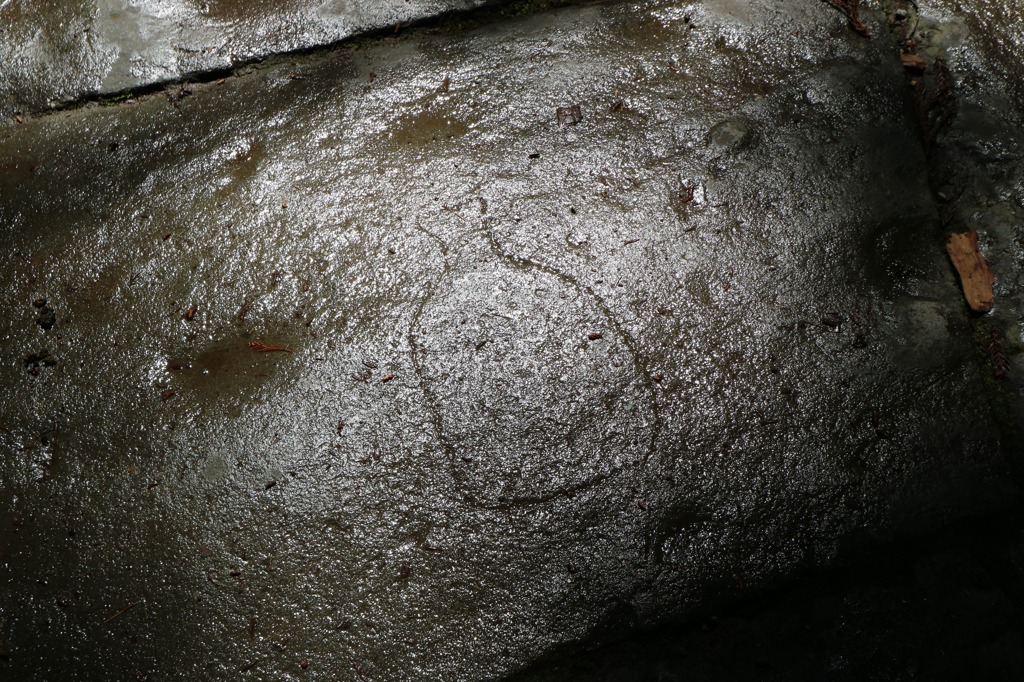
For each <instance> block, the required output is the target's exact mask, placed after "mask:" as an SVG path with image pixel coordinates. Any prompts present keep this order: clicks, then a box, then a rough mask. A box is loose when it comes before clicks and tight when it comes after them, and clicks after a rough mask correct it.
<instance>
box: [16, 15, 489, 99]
mask: <svg viewBox="0 0 1024 682" xmlns="http://www.w3.org/2000/svg"><path fill="white" fill-rule="evenodd" d="M500 1H501V0H498V3H499V4H500ZM486 4H494V3H489V2H488V0H412V1H410V0H327V1H326V2H325V1H324V0H145V1H143V2H138V1H133V2H128V0H65V1H62V2H56V3H55V2H47V1H46V0H2V1H0V116H4V117H10V116H12V115H13V114H14V113H15V112H21V113H25V112H32V111H38V110H41V109H45V108H48V107H53V106H57V105H61V104H64V103H66V102H69V101H74V100H78V99H80V98H82V97H87V96H93V95H109V94H114V93H118V92H121V91H124V90H130V89H132V88H138V87H140V86H148V85H151V84H154V83H161V82H166V81H172V80H176V79H178V78H181V77H184V76H188V75H190V74H198V73H202V72H207V71H210V70H214V69H228V68H231V67H234V66H236V65H238V64H240V63H244V62H247V61H251V60H253V59H257V58H261V57H266V56H268V55H273V54H276V53H281V52H289V51H293V50H299V49H307V48H311V47H316V46H321V45H327V44H330V43H333V42H336V41H338V40H342V39H345V38H349V37H351V36H353V35H355V34H358V33H362V32H366V31H373V30H378V29H383V28H388V27H391V26H395V25H398V24H405V23H409V22H412V21H417V20H420V19H424V18H429V17H432V16H436V15H439V14H442V13H445V12H453V11H459V10H466V9H471V8H474V7H480V6H483V5H486Z"/></svg>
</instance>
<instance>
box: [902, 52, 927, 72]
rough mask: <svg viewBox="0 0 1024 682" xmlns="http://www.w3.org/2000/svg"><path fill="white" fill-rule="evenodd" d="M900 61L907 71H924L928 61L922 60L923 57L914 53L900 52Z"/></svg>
mask: <svg viewBox="0 0 1024 682" xmlns="http://www.w3.org/2000/svg"><path fill="white" fill-rule="evenodd" d="M900 62H901V63H902V64H903V68H905V69H907V70H908V71H917V72H918V73H924V72H925V70H927V68H928V62H926V61H925V60H924V57H921V56H920V55H916V54H901V55H900Z"/></svg>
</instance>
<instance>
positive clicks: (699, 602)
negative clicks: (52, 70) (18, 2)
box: [0, 0, 1019, 681]
mask: <svg viewBox="0 0 1024 682" xmlns="http://www.w3.org/2000/svg"><path fill="white" fill-rule="evenodd" d="M6 9H7V10H8V11H10V7H7V8H6ZM68 11H70V10H68ZM69 20H70V19H69ZM865 21H866V22H867V23H868V24H869V26H870V28H871V29H872V30H873V32H874V34H875V35H874V37H873V38H870V39H866V38H864V37H862V36H860V35H857V34H856V33H854V32H852V31H850V30H849V28H848V27H847V25H846V22H845V20H843V18H842V17H841V16H840V15H839V14H838V13H837V12H835V11H834V10H832V9H830V8H829V7H828V6H826V5H825V4H824V3H819V2H803V1H795V0H794V1H790V2H767V1H757V2H738V1H736V0H708V1H707V2H703V3H684V2H669V1H666V0H649V1H639V2H623V3H601V4H585V5H581V6H579V7H574V8H569V9H565V10H560V11H554V12H548V13H543V14H537V15H534V16H529V17H524V18H521V19H516V20H508V21H503V22H500V23H497V24H495V25H490V26H478V27H475V28H474V27H466V26H458V27H448V28H446V27H444V26H437V27H433V28H431V29H429V30H426V29H425V30H419V31H412V32H409V33H407V34H406V33H403V34H402V35H400V36H397V37H392V38H387V39H382V40H378V41H375V42H371V41H359V42H355V43H352V44H350V45H348V46H346V47H344V48H340V49H338V50H335V51H333V52H331V53H329V54H323V55H319V56H309V57H302V58H294V59H289V60H284V59H280V60H277V61H275V62H274V63H273V64H271V65H268V66H267V67H265V68H262V69H258V70H254V71H252V72H250V73H247V74H245V75H242V76H238V77H229V78H226V79H225V80H224V81H223V82H209V83H207V84H203V85H194V86H191V87H188V88H186V87H181V88H177V87H176V88H173V89H171V90H169V91H167V92H166V93H159V94H154V95H151V96H146V97H139V98H137V99H136V100H134V101H132V102H129V103H125V104H121V105H119V106H100V105H98V104H93V105H89V106H86V107H81V108H77V109H73V110H68V111H63V112H59V113H55V114H52V115H48V116H39V117H29V118H26V119H25V120H24V122H23V123H20V124H15V123H10V124H7V125H4V126H3V127H0V169H2V170H3V173H2V174H0V243H3V244H4V245H5V248H4V249H3V250H2V251H0V301H2V302H3V304H4V306H5V315H4V318H3V325H4V326H3V329H2V330H0V358H2V363H0V387H2V388H0V449H2V452H3V457H2V458H0V467H2V468H0V480H2V481H3V485H2V486H0V581H2V582H0V584H2V586H3V589H2V590H0V617H2V623H0V644H2V645H3V647H4V653H5V654H6V657H5V658H3V659H0V674H6V675H8V676H10V678H11V679H40V680H44V679H55V678H60V679H83V680H85V679H121V678H125V677H130V676H132V675H135V674H136V673H138V674H139V675H142V676H143V677H145V676H146V675H149V676H150V677H151V678H152V679H158V678H162V677H175V678H182V679H237V678H238V677H240V676H242V674H243V673H244V674H245V675H248V676H251V677H253V678H255V679H265V680H278V679H281V680H283V679H292V678H294V677H296V676H302V677H305V678H309V679H318V680H337V679H350V680H454V681H458V680H482V679H496V678H502V677H504V676H506V675H508V674H511V673H513V672H515V671H517V670H519V669H521V668H522V667H523V666H525V665H527V664H529V663H531V662H533V661H536V660H537V659H538V658H540V657H543V656H544V655H546V654H549V653H551V652H553V651H558V650H560V648H561V647H563V646H565V645H567V644H570V643H573V642H578V641H582V640H586V639H588V638H593V639H594V640H595V641H600V640H602V639H605V638H609V637H612V636H614V635H616V634H617V633H620V632H622V631H624V630H625V629H627V628H629V627H633V626H637V625H652V624H658V623H661V622H665V621H667V620H671V619H677V618H685V617H687V616H688V615H691V614H693V613H695V612H696V611H697V610H700V609H709V608H714V607H715V606H716V605H719V604H722V603H725V602H728V601H732V600H736V599H740V598H742V597H743V596H744V595H747V594H749V593H751V592H753V591H757V590H759V589H762V588H766V587H771V586H773V585H776V584H778V583H779V582H780V581H784V580H788V579H790V578H792V577H794V576H798V575H801V574H802V573H804V572H805V571H807V570H808V569H812V568H814V567H819V566H822V565H826V564H829V563H830V562H832V561H833V560H834V559H835V558H836V557H837V556H839V555H840V553H841V552H842V550H843V549H844V548H846V547H850V546H856V547H860V546H866V545H870V543H871V542H872V541H874V540H877V539H879V538H887V537H891V536H893V535H894V534H897V535H898V534H901V533H913V532H920V531H925V530H929V529H934V528H936V527H939V526H941V525H942V524H944V523H946V522H947V521H948V520H950V519H954V518H957V517H959V516H962V515H964V514H968V513H979V512H984V511H987V510H991V509H993V508H996V507H997V506H998V505H1001V504H1003V503H1005V502H1006V500H1008V499H1010V498H1011V497H1012V496H1013V495H1014V494H1015V492H1016V487H1015V485H1014V483H1013V481H1012V478H1010V477H1009V476H1008V475H1007V470H1008V469H1009V466H1010V462H1011V460H1012V459H1013V458H1014V457H1015V456H1017V455H1019V444H1018V443H1017V442H1016V441H1015V440H1014V434H1015V433H1016V432H1015V424H1016V422H1015V419H1014V417H1013V412H1014V409H1015V407H1016V405H1018V404H1019V400H1018V398H1017V397H1016V393H1015V391H1016V390H1017V389H1016V387H1017V383H1013V382H1014V381H1016V380H1012V381H1007V380H997V379H996V378H994V376H993V370H992V366H991V364H990V360H989V358H988V356H987V355H986V354H985V352H984V350H983V346H980V345H979V341H978V338H977V334H978V333H979V332H978V329H977V328H976V327H975V325H974V322H973V321H972V320H971V319H970V318H969V317H968V315H967V312H966V309H965V307H964V305H963V301H962V298H961V295H960V292H959V289H958V287H957V283H956V281H955V279H954V275H953V272H952V269H951V268H950V265H949V263H948V261H947V259H946V257H945V255H944V253H943V251H942V244H943V242H944V239H945V233H946V231H947V226H946V225H945V224H944V222H943V219H942V217H941V216H940V211H939V208H940V204H939V203H937V201H936V199H935V196H936V195H935V191H934V188H933V187H932V183H931V179H932V178H933V177H935V173H934V171H933V169H932V168H931V159H930V158H929V157H928V156H927V155H926V154H925V151H924V148H923V147H922V144H921V134H920V130H919V126H918V124H917V119H916V117H915V103H914V98H913V96H912V94H911V90H910V89H909V88H908V84H907V78H906V76H905V74H904V71H903V69H902V67H901V65H900V62H899V57H898V53H897V51H896V49H895V47H894V42H893V41H892V39H891V38H890V37H889V35H888V33H887V28H886V20H885V17H883V16H882V15H881V14H874V13H866V14H865ZM105 68H106V67H105ZM97 87H98V86H97ZM577 106H578V107H579V109H578V114H579V115H577V113H576V112H575V110H574V109H573V108H574V107H577ZM559 109H561V110H562V114H563V115H561V116H559V115H558V111H559ZM47 327H48V328H47ZM273 347H280V348H282V350H276V351H274V350H271V351H270V352H261V350H260V349H263V350H264V351H266V350H268V349H271V348H273ZM285 348H286V349H287V350H284V349H285ZM1009 352H1010V354H1011V356H1012V355H1013V353H1012V349H1010V351H1009ZM303 662H305V663H306V666H305V667H304V666H303V665H302V663H303Z"/></svg>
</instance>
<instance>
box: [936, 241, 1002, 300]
mask: <svg viewBox="0 0 1024 682" xmlns="http://www.w3.org/2000/svg"><path fill="white" fill-rule="evenodd" d="M946 252H947V253H948V254H949V258H950V260H951V261H953V265H954V267H956V271H957V273H958V274H959V275H960V284H961V286H962V287H963V290H964V298H966V299H967V305H969V306H970V307H971V310H973V311H975V312H978V313H987V312H989V311H990V310H992V306H993V305H994V304H995V299H994V296H993V293H992V285H993V284H994V283H995V279H996V278H995V275H993V274H992V270H991V269H990V268H989V267H988V263H986V262H985V257H984V256H982V255H981V252H980V251H979V250H978V233H977V232H975V231H974V230H971V231H970V232H954V233H953V234H951V235H949V239H948V240H947V241H946Z"/></svg>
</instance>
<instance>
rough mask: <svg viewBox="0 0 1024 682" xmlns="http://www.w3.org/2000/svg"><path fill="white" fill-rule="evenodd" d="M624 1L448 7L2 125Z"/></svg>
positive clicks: (497, 1)
mask: <svg viewBox="0 0 1024 682" xmlns="http://www.w3.org/2000/svg"><path fill="white" fill-rule="evenodd" d="M627 1H628V0H487V2H486V3H485V4H484V5H482V6H480V7H476V8H473V9H465V10H448V11H444V12H441V13H439V14H434V15H430V16H426V17H422V18H420V19H416V20H414V21H410V22H408V23H406V24H396V25H393V26H386V27H381V28H375V29H367V30H363V31H357V32H356V33H353V34H352V35H349V36H346V37H344V38H340V39H338V40H335V41H332V42H328V43H322V44H318V45H311V46H309V47H303V48H297V49H295V50H286V51H283V52H274V53H271V54H266V55H263V56H258V57H251V58H246V59H242V60H240V61H238V62H235V63H233V64H231V66H227V67H222V68H216V69H208V70H201V71H191V72H187V73H184V74H181V75H180V76H178V77H176V78H170V79H166V80H159V81H153V82H152V83H145V84H142V85H137V86H134V87H130V88H124V89H121V90H114V91H110V92H93V93H88V94H84V95H81V96H79V97H75V98H73V99H70V100H67V101H64V102H59V103H57V104H55V105H54V106H51V107H46V108H42V109H37V110H31V111H29V110H24V111H15V112H14V113H15V114H17V116H12V117H11V119H10V121H8V122H7V123H8V124H13V123H14V122H15V121H17V122H18V123H21V122H22V121H23V120H25V119H32V118H42V117H45V116H49V115H52V114H57V113H61V112H67V111H75V110H78V109H83V108H85V107H88V106H90V105H93V104H99V105H101V106H108V107H119V106H122V105H124V104H127V103H129V102H134V101H135V100H138V99H142V98H147V97H152V96H154V95H158V94H161V93H165V92H167V93H170V92H171V91H173V89H174V88H181V87H185V86H187V85H210V84H213V83H216V82H218V81H221V80H225V79H227V78H238V77H244V76H247V75H249V74H252V73H255V72H262V71H265V70H267V69H270V68H272V67H273V66H274V65H275V63H276V62H278V61H281V60H285V59H294V58H303V57H307V58H310V57H317V56H325V55H328V54H330V53H332V52H336V51H338V50H340V49H342V48H345V47H350V46H353V45H359V44H362V43H375V44H380V43H382V42H383V41H384V39H386V38H391V37H394V36H396V35H397V34H398V33H400V32H405V31H416V32H422V31H430V30H435V31H438V30H444V29H452V30H453V31H456V30H457V31H458V32H460V33H464V32H467V31H470V30H473V29H477V28H482V27H485V26H495V25H499V24H501V23H503V22H506V21H510V20H515V19H519V18H522V17H526V16H531V15H534V14H542V13H544V12H551V11H555V10H558V9H563V8H569V7H578V6H592V5H601V4H609V3H615V2H627ZM0 120H2V119H0ZM0 125H2V123H0Z"/></svg>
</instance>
